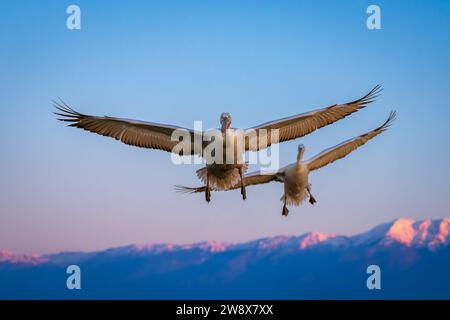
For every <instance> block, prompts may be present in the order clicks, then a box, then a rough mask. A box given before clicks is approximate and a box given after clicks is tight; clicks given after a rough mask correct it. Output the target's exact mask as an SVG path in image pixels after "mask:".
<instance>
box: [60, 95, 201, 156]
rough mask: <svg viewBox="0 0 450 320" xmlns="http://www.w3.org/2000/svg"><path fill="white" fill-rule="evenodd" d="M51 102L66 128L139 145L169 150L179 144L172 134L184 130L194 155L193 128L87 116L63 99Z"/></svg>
mask: <svg viewBox="0 0 450 320" xmlns="http://www.w3.org/2000/svg"><path fill="white" fill-rule="evenodd" d="M53 105H54V107H55V108H56V109H57V110H58V111H57V112H55V114H56V115H57V116H59V118H58V120H60V121H64V122H68V123H69V124H68V126H69V127H76V128H80V129H84V130H87V131H90V132H93V133H97V134H99V135H102V136H107V137H111V138H113V139H116V140H120V141H121V142H123V143H125V144H128V145H131V146H136V147H141V148H150V149H158V150H163V151H167V152H172V150H173V147H174V146H175V145H176V144H178V141H172V139H171V137H172V133H173V132H174V131H175V130H177V129H181V130H187V131H188V132H189V134H190V136H191V145H192V146H191V153H190V154H191V155H192V154H194V147H193V143H194V136H195V134H196V133H194V131H192V130H189V129H186V128H182V127H177V126H170V125H165V124H158V123H150V122H144V121H138V120H130V119H122V118H114V117H108V116H104V117H98V116H90V115H86V114H82V113H79V112H77V111H75V110H73V109H72V108H70V107H69V106H68V105H67V104H65V103H64V102H63V101H61V102H56V101H54V102H53ZM200 134H202V133H200Z"/></svg>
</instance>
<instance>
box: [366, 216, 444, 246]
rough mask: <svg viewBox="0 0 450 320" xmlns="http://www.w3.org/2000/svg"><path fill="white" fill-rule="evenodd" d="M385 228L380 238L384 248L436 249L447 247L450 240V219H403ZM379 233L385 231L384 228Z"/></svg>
mask: <svg viewBox="0 0 450 320" xmlns="http://www.w3.org/2000/svg"><path fill="white" fill-rule="evenodd" d="M384 226H385V227H386V226H387V228H386V231H385V233H384V234H382V235H381V238H380V241H381V244H382V245H384V246H389V245H392V244H402V245H404V246H408V247H417V248H428V249H436V248H437V247H439V246H446V245H447V244H448V242H449V239H450V237H449V232H450V219H449V218H447V217H445V218H443V219H441V220H430V219H426V220H421V221H415V220H412V219H404V218H401V219H397V220H394V221H393V222H391V223H390V224H386V225H384ZM375 229H376V228H375ZM375 229H373V230H375ZM378 231H383V228H379V229H378Z"/></svg>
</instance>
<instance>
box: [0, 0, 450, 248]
mask: <svg viewBox="0 0 450 320" xmlns="http://www.w3.org/2000/svg"><path fill="white" fill-rule="evenodd" d="M73 3H75V2H71V1H45V2H39V3H38V2H36V1H8V0H7V1H1V3H0V30H1V31H0V42H1V47H0V70H1V71H0V86H1V89H0V108H1V111H2V115H1V118H0V123H1V126H0V141H1V153H0V161H1V166H0V176H1V180H0V249H9V250H12V251H15V252H23V253H47V252H54V251H66V250H97V249H103V248H106V247H111V246H118V245H126V244H129V243H142V242H171V243H187V242H195V241H200V240H208V239H213V240H219V241H233V242H234V241H246V240H250V239H254V238H258V237H265V236H273V235H277V234H301V233H304V232H307V231H313V230H314V231H321V232H326V233H330V232H334V233H341V234H352V233H355V232H360V231H364V230H366V229H367V228H368V227H370V226H372V225H376V224H378V223H380V222H384V221H388V220H393V219H395V218H397V217H409V218H413V219H425V218H433V219H435V218H440V217H443V216H446V215H447V216H448V215H449V211H448V209H449V207H450V206H449V204H450V198H449V196H448V195H449V187H448V181H449V180H450V170H449V168H448V163H450V153H449V151H448V148H447V146H448V137H449V135H450V126H449V125H448V123H449V120H450V106H449V101H450V91H449V88H450V60H449V59H448V57H449V56H450V42H449V38H448V30H450V20H449V19H448V17H449V16H450V2H448V1H437V0H436V1H415V2H411V1H376V2H373V1H370V2H369V1H340V2H339V3H337V2H335V1H314V2H311V3H307V2H304V1H279V2H274V1H151V2H148V1H129V2H126V3H124V2H123V1H77V2H76V4H78V5H79V6H80V7H81V12H82V29H81V30H68V29H67V28H66V18H67V14H66V8H67V6H68V5H70V4H73ZM369 4H378V5H379V6H380V7H381V12H382V30H372V31H371V30H368V29H367V28H366V18H367V14H366V8H367V6H368V5H369ZM376 84H382V85H383V87H384V91H383V93H382V96H381V97H380V98H379V99H378V100H377V102H375V103H374V104H372V105H371V106H370V107H369V108H367V109H364V110H362V111H361V112H358V113H357V114H354V115H352V116H351V117H349V118H346V119H344V120H342V121H340V122H338V123H336V124H334V125H332V126H328V127H326V128H324V129H321V130H318V131H316V132H315V133H313V134H311V135H309V136H307V137H305V138H303V139H297V140H295V141H292V142H288V143H283V144H282V145H281V146H280V151H281V164H282V165H284V164H288V163H291V162H293V161H294V160H295V157H296V151H297V145H298V144H299V143H300V142H302V143H304V144H305V146H306V153H305V157H306V158H309V157H311V156H313V155H315V154H316V153H318V152H320V151H321V150H323V149H325V148H328V147H330V146H333V145H335V144H337V143H339V142H341V141H343V140H346V139H348V138H351V137H353V136H355V135H358V134H361V133H363V132H365V131H368V130H371V129H373V128H375V127H376V126H378V125H379V124H381V123H382V122H383V121H384V120H385V118H386V117H387V116H388V113H389V111H390V110H392V109H395V110H397V113H398V119H397V121H396V122H395V123H394V125H393V126H392V128H391V129H390V130H389V131H388V132H386V133H384V134H383V135H381V136H380V137H378V138H376V139H374V140H372V141H370V142H369V143H368V144H367V145H365V146H363V147H362V148H360V149H358V150H357V151H355V152H354V153H352V154H351V155H350V156H348V157H347V158H345V159H343V160H340V161H338V162H336V163H334V164H332V165H330V166H328V167H326V168H323V169H321V170H320V171H317V172H314V173H312V174H311V175H310V182H311V183H312V187H313V194H314V196H315V198H316V199H317V201H318V203H317V204H316V205H315V206H313V207H312V206H310V205H309V204H307V203H306V204H304V205H303V206H301V207H296V208H292V210H291V212H290V215H289V217H288V218H284V217H282V216H281V206H282V204H281V202H280V201H279V198H280V196H281V194H282V185H281V184H270V185H265V186H262V187H252V188H248V190H247V193H248V199H247V201H245V202H243V201H242V199H241V196H240V194H239V191H236V192H228V193H213V194H212V202H211V203H210V204H207V203H205V201H204V197H203V195H193V196H188V195H182V194H177V193H175V192H174V188H173V186H174V185H176V184H184V185H197V184H199V181H198V180H197V178H196V176H195V170H196V169H198V168H199V167H198V166H196V167H194V166H175V165H173V164H172V163H171V161H170V154H168V153H165V152H160V151H154V150H145V149H139V148H134V147H130V146H126V145H124V144H121V143H119V142H117V141H114V140H113V139H108V138H104V137H101V136H98V135H95V134H90V133H87V132H83V131H81V130H76V129H73V128H66V127H65V126H64V125H63V124H62V123H60V122H58V121H56V120H55V117H54V116H53V114H52V111H53V108H52V105H51V101H52V100H53V99H56V98H57V97H61V98H63V99H64V100H65V101H66V102H67V103H69V104H70V105H71V106H73V107H74V108H75V109H76V110H78V111H80V112H84V113H88V114H94V115H111V116H117V117H126V118H135V119H142V120H147V121H153V122H160V123H168V124H175V125H180V126H185V127H192V126H193V122H194V121H195V120H202V121H203V122H204V124H205V126H208V127H216V126H218V121H219V116H220V113H221V112H224V111H227V112H230V113H231V115H232V117H233V126H234V127H240V128H245V127H250V126H254V125H257V124H260V123H263V122H266V121H269V120H272V119H278V118H281V117H286V116H290V115H294V114H297V113H300V112H304V111H308V110H311V109H315V108H319V107H325V106H328V105H331V104H334V103H342V102H346V101H351V100H354V99H357V98H359V97H361V96H362V95H364V94H365V93H367V92H368V91H369V90H370V89H371V88H372V87H373V86H374V85H376ZM253 169H255V168H254V167H252V168H251V170H253Z"/></svg>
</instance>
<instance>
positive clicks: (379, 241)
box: [0, 217, 450, 265]
mask: <svg viewBox="0 0 450 320" xmlns="http://www.w3.org/2000/svg"><path fill="white" fill-rule="evenodd" d="M449 242H450V218H448V217H443V218H441V219H436V220H431V219H424V220H413V219H408V218H398V219H395V220H393V221H391V222H387V223H383V224H379V225H377V226H375V227H373V228H372V229H370V230H368V231H366V232H362V233H359V234H355V235H352V236H344V235H336V234H326V233H321V232H308V233H304V234H302V235H298V236H292V235H291V236H274V237H266V238H260V239H256V240H252V241H247V242H242V243H230V242H219V241H212V240H210V241H201V242H196V243H191V244H171V243H156V244H149V243H144V244H131V245H126V246H120V247H113V248H108V249H106V250H100V251H93V252H82V251H78V252H60V253H54V254H46V255H38V254H33V255H26V254H15V253H12V252H10V251H7V250H0V263H10V264H25V265H27V264H28V265H39V264H45V263H52V262H53V263H67V261H69V260H70V261H74V262H77V261H85V260H86V259H90V258H93V257H95V256H98V255H104V256H109V257H114V256H116V257H117V256H124V255H151V254H162V253H171V252H178V251H189V250H199V251H203V252H205V253H209V254H215V253H221V252H225V251H234V250H256V251H260V252H262V251H266V252H270V251H273V250H291V251H292V250H308V249H313V248H316V247H322V248H324V247H327V248H348V247H355V246H367V245H375V246H378V247H380V248H383V247H384V248H386V247H389V246H393V245H401V246H405V247H414V248H426V249H429V250H438V249H439V248H440V247H445V246H447V245H448V243H449Z"/></svg>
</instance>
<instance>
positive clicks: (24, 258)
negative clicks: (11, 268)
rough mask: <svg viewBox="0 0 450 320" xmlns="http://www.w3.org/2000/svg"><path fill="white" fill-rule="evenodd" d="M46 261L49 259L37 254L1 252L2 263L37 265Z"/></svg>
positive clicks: (0, 261) (0, 259) (0, 260)
mask: <svg viewBox="0 0 450 320" xmlns="http://www.w3.org/2000/svg"><path fill="white" fill-rule="evenodd" d="M46 261H47V259H45V258H43V257H41V256H39V255H36V254H33V255H25V254H15V253H12V252H10V251H7V250H0V263H2V262H8V263H12V264H30V265H37V264H40V263H44V262H46Z"/></svg>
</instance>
